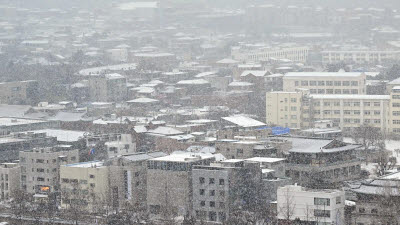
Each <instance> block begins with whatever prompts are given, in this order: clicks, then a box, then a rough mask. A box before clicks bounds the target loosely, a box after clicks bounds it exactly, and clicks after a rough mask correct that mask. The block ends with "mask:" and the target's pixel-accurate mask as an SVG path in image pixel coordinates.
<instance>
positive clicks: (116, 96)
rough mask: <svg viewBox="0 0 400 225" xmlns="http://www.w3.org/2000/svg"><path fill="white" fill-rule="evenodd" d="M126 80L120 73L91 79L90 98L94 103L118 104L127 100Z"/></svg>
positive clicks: (91, 77)
mask: <svg viewBox="0 0 400 225" xmlns="http://www.w3.org/2000/svg"><path fill="white" fill-rule="evenodd" d="M127 93H128V89H127V86H126V78H125V77H124V76H122V75H121V74H118V73H112V74H104V75H98V76H90V77H89V96H90V100H91V101H94V102H118V101H123V100H126V97H127Z"/></svg>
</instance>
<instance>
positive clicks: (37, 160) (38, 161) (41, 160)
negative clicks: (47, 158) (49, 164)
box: [36, 159, 44, 163]
mask: <svg viewBox="0 0 400 225" xmlns="http://www.w3.org/2000/svg"><path fill="white" fill-rule="evenodd" d="M36 163H44V159H36Z"/></svg>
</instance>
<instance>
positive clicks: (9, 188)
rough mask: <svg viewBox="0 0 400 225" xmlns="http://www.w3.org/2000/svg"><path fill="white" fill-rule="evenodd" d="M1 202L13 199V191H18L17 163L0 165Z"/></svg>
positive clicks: (18, 167)
mask: <svg viewBox="0 0 400 225" xmlns="http://www.w3.org/2000/svg"><path fill="white" fill-rule="evenodd" d="M0 177H1V178H0V188H1V196H0V199H1V201H5V200H9V199H10V198H13V197H14V193H13V192H14V191H16V190H19V189H20V180H21V168H20V166H19V164H18V163H2V164H0Z"/></svg>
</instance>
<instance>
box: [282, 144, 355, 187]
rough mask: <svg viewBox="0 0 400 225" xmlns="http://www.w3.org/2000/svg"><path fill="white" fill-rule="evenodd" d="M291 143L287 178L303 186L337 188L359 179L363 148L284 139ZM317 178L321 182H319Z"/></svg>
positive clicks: (352, 145) (351, 145)
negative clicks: (357, 154)
mask: <svg viewBox="0 0 400 225" xmlns="http://www.w3.org/2000/svg"><path fill="white" fill-rule="evenodd" d="M285 139H288V140H290V141H291V142H292V144H293V147H292V149H290V150H289V156H288V157H287V161H288V163H287V164H286V174H285V176H286V177H290V178H292V179H293V182H296V183H299V184H301V185H309V184H311V185H320V186H322V187H325V186H334V185H335V184H338V183H340V182H343V181H347V180H354V179H358V178H360V174H361V160H360V159H358V158H357V156H356V149H358V148H359V147H360V145H354V144H349V143H345V142H342V141H338V140H323V139H308V138H285ZM314 179H318V181H317V182H315V181H314Z"/></svg>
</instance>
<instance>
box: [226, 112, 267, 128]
mask: <svg viewBox="0 0 400 225" xmlns="http://www.w3.org/2000/svg"><path fill="white" fill-rule="evenodd" d="M222 119H224V120H226V121H229V122H231V123H234V124H236V125H238V126H240V127H260V126H265V123H263V122H260V121H258V120H255V119H252V118H250V117H245V116H240V115H236V116H229V117H222Z"/></svg>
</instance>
